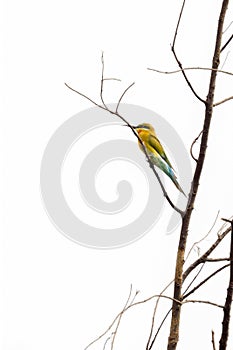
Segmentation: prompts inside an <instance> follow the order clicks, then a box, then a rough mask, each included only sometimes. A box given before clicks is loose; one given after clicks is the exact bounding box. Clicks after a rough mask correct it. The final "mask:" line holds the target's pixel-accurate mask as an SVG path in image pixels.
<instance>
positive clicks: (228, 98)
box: [213, 96, 233, 107]
mask: <svg viewBox="0 0 233 350" xmlns="http://www.w3.org/2000/svg"><path fill="white" fill-rule="evenodd" d="M232 99H233V96H230V97H227V98H224V100H222V101H219V102H216V103H214V104H213V107H216V106H219V105H221V104H223V103H225V102H227V101H230V100H232Z"/></svg>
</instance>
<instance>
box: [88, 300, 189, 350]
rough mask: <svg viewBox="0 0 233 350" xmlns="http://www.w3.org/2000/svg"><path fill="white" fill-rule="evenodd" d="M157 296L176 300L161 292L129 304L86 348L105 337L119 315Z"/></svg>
mask: <svg viewBox="0 0 233 350" xmlns="http://www.w3.org/2000/svg"><path fill="white" fill-rule="evenodd" d="M155 298H164V299H168V300H171V301H174V299H173V298H172V297H170V296H167V295H161V294H155V295H152V296H150V297H149V298H146V299H144V300H141V301H137V302H135V303H132V304H129V305H128V306H127V307H125V308H123V310H122V311H121V312H119V313H118V314H117V316H116V317H115V318H114V320H113V321H112V323H111V324H110V325H109V326H108V328H107V329H106V330H105V331H104V332H103V333H102V334H101V335H99V336H98V337H97V338H96V339H94V340H93V341H92V342H91V343H89V344H88V345H87V346H86V347H85V348H84V350H87V349H88V348H89V347H90V346H92V345H93V344H94V343H96V342H97V341H98V340H100V339H101V338H103V336H105V335H106V334H107V333H108V332H109V331H110V329H111V328H112V327H113V325H114V324H115V322H116V321H117V320H118V319H119V317H120V316H121V315H122V314H123V313H125V312H126V311H128V310H129V309H131V308H132V307H134V306H137V305H141V304H144V303H147V302H148V301H151V300H153V299H155ZM175 301H176V302H177V303H179V304H182V302H181V301H179V300H175Z"/></svg>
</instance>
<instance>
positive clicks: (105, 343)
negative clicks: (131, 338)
mask: <svg viewBox="0 0 233 350" xmlns="http://www.w3.org/2000/svg"><path fill="white" fill-rule="evenodd" d="M111 337H112V334H111V336H110V337H108V338H107V339H106V340H105V342H104V347H103V350H105V349H106V346H107V343H108V342H109V340H110V339H111Z"/></svg>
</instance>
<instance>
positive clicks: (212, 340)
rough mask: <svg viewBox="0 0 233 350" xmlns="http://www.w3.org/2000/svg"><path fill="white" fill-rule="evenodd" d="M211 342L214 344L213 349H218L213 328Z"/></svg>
mask: <svg viewBox="0 0 233 350" xmlns="http://www.w3.org/2000/svg"><path fill="white" fill-rule="evenodd" d="M211 342H212V345H213V350H217V349H216V346H215V339H214V331H213V330H212V331H211Z"/></svg>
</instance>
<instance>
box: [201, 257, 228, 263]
mask: <svg viewBox="0 0 233 350" xmlns="http://www.w3.org/2000/svg"><path fill="white" fill-rule="evenodd" d="M219 261H230V258H215V259H213V258H212V259H211V258H207V259H205V262H219Z"/></svg>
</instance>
